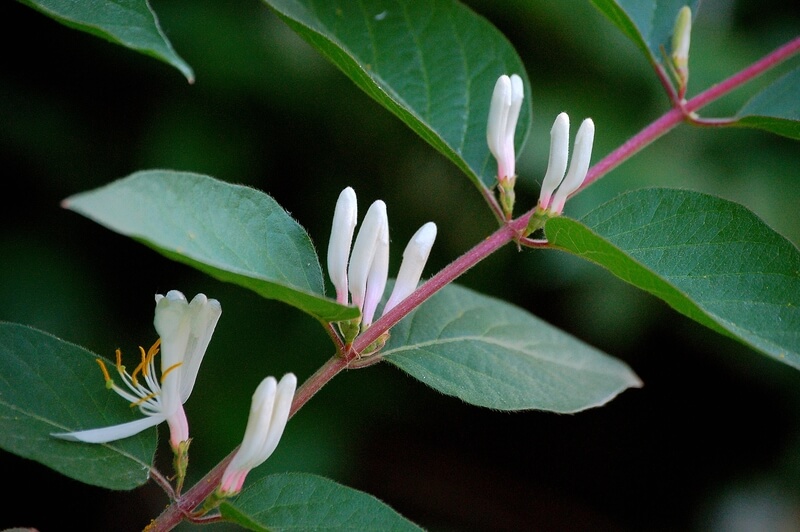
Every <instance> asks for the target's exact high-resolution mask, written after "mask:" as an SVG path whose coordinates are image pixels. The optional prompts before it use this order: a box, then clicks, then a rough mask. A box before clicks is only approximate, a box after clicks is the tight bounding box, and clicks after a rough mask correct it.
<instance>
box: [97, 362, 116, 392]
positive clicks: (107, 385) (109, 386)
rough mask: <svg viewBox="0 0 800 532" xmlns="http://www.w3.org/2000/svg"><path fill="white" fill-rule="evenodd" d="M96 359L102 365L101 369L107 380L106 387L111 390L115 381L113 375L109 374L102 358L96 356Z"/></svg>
mask: <svg viewBox="0 0 800 532" xmlns="http://www.w3.org/2000/svg"><path fill="white" fill-rule="evenodd" d="M94 361H95V362H97V365H98V366H100V370H101V371H102V372H103V378H104V379H105V380H106V388H108V389H109V390H110V389H111V388H113V387H114V381H113V380H111V376H110V375H109V374H108V368H106V364H105V362H103V360H102V359H100V358H96V359H95V360H94Z"/></svg>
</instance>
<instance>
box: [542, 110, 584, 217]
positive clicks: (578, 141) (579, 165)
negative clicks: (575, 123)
mask: <svg viewBox="0 0 800 532" xmlns="http://www.w3.org/2000/svg"><path fill="white" fill-rule="evenodd" d="M593 144H594V122H593V121H592V119H591V118H587V119H586V120H584V121H583V123H581V127H579V128H578V133H577V134H576V135H575V147H574V148H573V150H572V160H571V161H570V163H569V170H567V175H566V177H564V181H562V182H561V186H559V187H558V190H556V193H555V194H554V195H553V201H552V202H551V203H550V208H549V210H550V211H552V212H554V213H558V214H560V213H561V211H563V210H564V204H565V203H566V201H567V199H568V198H569V196H570V194H572V193H573V192H575V191H576V190H578V189H579V188H580V186H581V185H582V184H583V180H584V179H586V174H587V172H588V171H589V163H590V161H591V159H592V145H593Z"/></svg>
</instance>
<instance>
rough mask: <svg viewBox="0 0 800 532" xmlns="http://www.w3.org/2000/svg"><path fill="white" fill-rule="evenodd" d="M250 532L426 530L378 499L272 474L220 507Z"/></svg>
mask: <svg viewBox="0 0 800 532" xmlns="http://www.w3.org/2000/svg"><path fill="white" fill-rule="evenodd" d="M220 510H221V512H222V515H223V517H224V518H225V519H228V520H230V521H233V522H235V523H238V524H240V525H242V526H243V527H245V528H248V529H250V530H257V531H276V532H277V531H280V530H387V531H390V530H396V531H401V530H413V531H419V530H422V529H421V528H419V527H418V526H416V525H415V524H414V523H412V522H411V521H408V520H407V519H406V518H404V517H403V516H401V515H400V514H398V513H397V512H395V511H394V510H393V509H392V508H390V507H389V506H387V505H386V504H384V503H383V502H381V501H379V500H378V499H376V498H375V497H373V496H372V495H369V494H367V493H364V492H361V491H357V490H354V489H352V488H348V487H347V486H342V485H341V484H337V483H336V482H333V481H332V480H328V479H326V478H323V477H318V476H315V475H309V474H307V473H284V474H277V475H269V476H267V477H264V478H262V479H260V480H258V481H257V482H255V483H253V484H252V485H249V486H247V487H246V488H245V489H244V490H242V493H241V494H240V495H239V496H238V497H237V498H236V499H234V500H231V501H225V502H223V503H222V504H221V505H220Z"/></svg>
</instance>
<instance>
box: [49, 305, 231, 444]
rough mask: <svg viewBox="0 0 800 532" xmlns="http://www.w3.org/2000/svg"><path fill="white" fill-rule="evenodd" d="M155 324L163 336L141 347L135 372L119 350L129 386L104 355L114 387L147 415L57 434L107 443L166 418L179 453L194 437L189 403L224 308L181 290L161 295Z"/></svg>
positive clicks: (119, 368)
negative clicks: (185, 407) (158, 362)
mask: <svg viewBox="0 0 800 532" xmlns="http://www.w3.org/2000/svg"><path fill="white" fill-rule="evenodd" d="M155 300H156V310H155V318H154V320H153V323H154V325H155V328H156V332H158V335H159V340H157V341H156V343H155V344H154V345H153V346H152V347H151V348H150V349H149V350H148V351H147V352H145V351H144V349H142V348H140V351H141V362H140V363H139V365H138V366H136V368H135V369H134V370H133V371H132V372H131V373H128V371H127V370H126V369H125V366H123V365H122V356H121V353H120V351H119V350H117V361H116V364H115V367H116V370H117V373H118V374H119V376H120V379H121V380H122V382H123V384H124V387H123V386H119V385H118V384H117V383H116V382H114V379H112V378H111V376H110V375H109V372H108V370H107V369H106V366H105V364H104V363H103V361H102V360H100V359H98V363H99V364H100V367H101V369H102V370H103V374H104V376H105V379H106V387H107V388H109V389H111V390H114V391H115V392H116V393H117V394H119V395H120V396H121V397H122V398H124V399H125V400H127V401H129V402H130V403H131V406H132V407H138V408H139V411H140V412H142V413H143V414H145V416H146V417H144V418H142V419H137V420H135V421H130V422H128V423H122V424H119V425H112V426H109V427H103V428H97V429H89V430H81V431H76V432H65V433H55V434H52V435H53V436H55V437H57V438H62V439H65V440H70V441H80V442H86V443H106V442H109V441H113V440H120V439H122V438H127V437H129V436H133V435H134V434H138V433H139V432H141V431H143V430H145V429H147V428H150V427H154V426H156V425H158V424H159V423H161V422H163V421H166V422H167V423H168V425H169V428H170V445H171V446H172V449H173V450H174V451H175V452H176V453H177V452H178V449H179V447H180V445H181V443H182V442H188V440H189V425H188V423H187V420H186V414H185V413H184V410H183V403H185V402H186V400H187V399H188V398H189V395H190V394H191V393H192V388H193V387H194V383H195V379H196V378H197V372H198V370H199V368H200V363H201V362H202V360H203V356H204V355H205V352H206V348H207V347H208V343H209V341H210V340H211V335H212V334H213V332H214V328H215V327H216V325H217V321H218V320H219V317H220V315H221V314H222V307H221V306H220V304H219V301H217V300H216V299H208V298H207V297H206V296H205V295H203V294H197V295H196V296H195V297H194V299H192V301H191V303H190V302H188V301H187V300H186V297H185V296H184V295H183V294H182V293H181V292H179V291H177V290H170V291H169V292H167V294H166V295H161V294H156V297H155ZM159 349H160V351H161V376H160V377H157V376H156V369H155V357H156V355H157V354H158V352H159Z"/></svg>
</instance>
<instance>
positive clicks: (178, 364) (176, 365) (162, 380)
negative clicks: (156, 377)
mask: <svg viewBox="0 0 800 532" xmlns="http://www.w3.org/2000/svg"><path fill="white" fill-rule="evenodd" d="M181 364H183V362H178V363H177V364H173V365H171V366H170V367H168V368H167V370H166V371H165V372H164V373H162V374H161V384H164V379H165V378H166V377H167V375H169V372H170V371H172V370H173V369H175V368H177V367H178V366H180V365H181Z"/></svg>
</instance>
